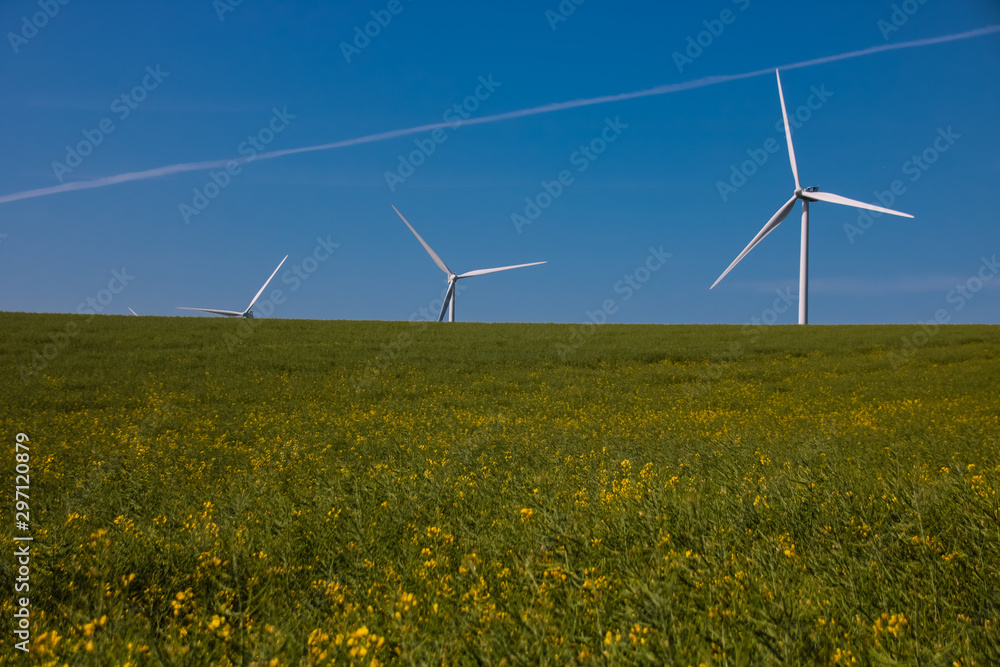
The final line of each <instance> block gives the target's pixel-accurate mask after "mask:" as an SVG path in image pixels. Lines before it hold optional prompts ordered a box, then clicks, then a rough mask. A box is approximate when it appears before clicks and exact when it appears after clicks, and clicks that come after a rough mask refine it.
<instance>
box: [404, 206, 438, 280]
mask: <svg viewBox="0 0 1000 667" xmlns="http://www.w3.org/2000/svg"><path fill="white" fill-rule="evenodd" d="M392 210H393V211H395V212H396V215H398V216H399V217H400V218H402V220H403V222H405V223H406V226H407V227H409V228H410V231H411V232H413V235H414V236H416V237H417V240H418V241H420V245H422V246H423V247H424V250H426V251H427V254H428V255H430V256H431V259H433V260H434V263H435V264H437V265H438V268H440V269H441V270H442V271H444V272H445V273H447V274H448V275H449V276H450V275H452V271H451V269H449V268H448V266H447V265H446V264H445V263H444V260H442V259H441V258H440V257H438V254H437V253H436V252H434V250H433V249H432V248H431V247H430V246H429V245H427V241H425V240H424V239H423V238H421V236H420V234H417V230H415V229H414V228H413V225H411V224H410V223H409V221H407V219H406V218H403V214H402V213H400V212H399V209H398V208H396V207H395V206H393V207H392Z"/></svg>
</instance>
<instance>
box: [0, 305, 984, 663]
mask: <svg viewBox="0 0 1000 667" xmlns="http://www.w3.org/2000/svg"><path fill="white" fill-rule="evenodd" d="M241 327H242V328H241ZM997 334H998V331H997V329H996V328H995V327H985V326H983V327H980V326H955V327H941V328H939V329H937V330H931V331H927V330H921V329H920V328H918V327H868V326H865V327H809V328H798V327H756V328H750V327H738V326H736V327H714V326H712V327H709V326H604V327H600V328H596V327H589V328H588V327H581V326H571V325H513V324H510V325H507V324H504V325H479V324H462V323H459V324H454V325H427V324H413V323H372V322H367V323H365V322H311V321H287V320H286V321H280V320H271V321H265V320H255V321H254V322H253V324H252V325H251V324H250V323H247V322H243V323H237V322H234V321H231V320H223V319H221V318H220V319H214V320H213V319H205V318H152V317H146V318H135V317H93V318H89V319H88V318H87V317H83V316H80V317H75V316H69V315H23V314H10V313H5V314H0V336H2V340H3V341H4V343H3V345H2V347H0V359H2V368H3V369H4V374H3V379H2V381H0V399H2V404H3V410H2V411H0V422H2V425H3V434H4V438H5V439H6V443H7V444H6V445H5V446H4V447H3V456H2V457H0V461H2V465H3V474H4V479H5V483H6V488H7V491H6V492H5V494H4V497H5V498H9V499H10V500H9V503H8V507H9V510H8V512H9V514H8V516H9V517H10V519H9V520H8V521H7V522H5V524H4V529H3V553H4V554H6V555H5V556H3V557H2V558H0V568H2V571H3V574H4V577H3V581H5V582H12V581H13V579H14V576H15V575H16V573H17V567H18V566H17V564H16V561H15V559H14V557H13V555H12V554H13V553H14V550H15V548H16V547H15V544H22V543H15V542H14V541H13V539H12V538H13V536H15V535H24V534H26V533H23V532H22V531H18V530H15V528H14V523H13V515H14V509H15V508H14V495H13V493H14V491H13V489H14V485H15V480H14V476H15V465H16V462H15V458H14V456H15V434H17V433H18V432H24V433H26V434H27V435H28V436H29V437H30V443H29V445H30V462H29V465H30V501H29V504H30V524H31V534H32V535H33V536H34V538H35V541H34V542H33V543H32V547H31V549H32V552H31V553H32V555H31V562H30V586H31V588H30V599H31V603H32V606H31V633H32V635H31V647H32V653H33V654H34V655H35V657H36V658H37V663H39V664H46V663H47V664H60V665H61V664H64V663H66V664H70V665H112V664H116V665H122V664H126V663H131V664H132V665H145V664H176V665H209V664H211V665H227V664H237V665H325V664H332V663H333V662H334V661H336V662H337V663H338V664H348V663H353V664H356V665H362V664H363V665H369V664H380V663H391V662H400V663H408V664H430V663H433V664H438V663H444V664H491V665H500V664H507V665H535V664H552V665H556V664H558V665H567V664H595V663H604V662H610V663H613V664H635V663H650V664H676V665H703V664H708V665H767V664H840V665H844V664H863V665H865V664H897V663H899V664H923V665H938V664H940V665H972V664H979V665H989V664H997V663H998V662H1000V639H998V638H1000V632H998V629H997V626H998V623H1000V498H998V496H997V490H998V489H1000V416H998V414H1000V399H998V385H1000V336H998V335H997ZM7 586H8V588H7V591H6V593H5V595H3V596H2V597H0V604H2V607H3V609H2V619H3V621H2V645H0V652H2V655H0V660H2V661H9V662H13V661H14V660H15V659H22V656H21V655H18V653H19V652H18V651H16V650H15V649H14V646H13V644H14V642H15V641H17V640H16V639H13V637H14V635H13V631H14V625H15V624H14V617H13V612H14V609H15V604H16V602H15V601H16V600H17V598H18V596H19V595H21V594H15V593H14V592H13V585H12V584H7ZM25 664H27V662H25Z"/></svg>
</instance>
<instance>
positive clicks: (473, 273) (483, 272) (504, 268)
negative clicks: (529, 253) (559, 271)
mask: <svg viewBox="0 0 1000 667" xmlns="http://www.w3.org/2000/svg"><path fill="white" fill-rule="evenodd" d="M539 264H548V262H532V263H530V264H517V265H515V266H500V267H497V268H495V269H477V270H476V271H469V272H468V273H463V274H462V275H460V276H458V277H459V278H471V277H472V276H485V275H486V274H487V273H498V272H499V271H510V270H511V269H521V268H524V267H525V266H538V265H539Z"/></svg>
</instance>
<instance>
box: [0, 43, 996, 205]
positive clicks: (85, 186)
mask: <svg viewBox="0 0 1000 667" xmlns="http://www.w3.org/2000/svg"><path fill="white" fill-rule="evenodd" d="M997 32H1000V25H990V26H986V27H983V28H978V29H976V30H969V31H967V32H960V33H957V34H954V35H943V36H941V37H931V38H928V39H918V40H914V41H911V42H900V43H899V44H883V45H881V46H873V47H870V48H867V49H861V50H860V51H850V52H848V53H841V54H839V55H835V56H825V57H822V58H814V59H812V60H804V61H802V62H797V63H791V64H788V65H782V66H780V67H778V68H774V67H769V68H767V69H759V70H755V71H753V72H744V73H742V74H726V75H721V76H706V77H703V78H701V79H695V80H694V81H686V82H684V83H671V84H667V85H663V86H656V87H655V88H648V89H646V90H640V91H636V92H632V93H620V94H618V95H605V96H602V97H591V98H588V99H580V100H571V101H568V102H557V103H554V104H545V105H542V106H538V107H531V108H529V109H521V110H519V111H508V112H506V113H500V114H494V115H492V116H482V117H480V118H472V119H469V120H463V121H461V122H458V123H430V124H428V125H418V126H417V127H409V128H405V129H402V130H392V131H389V132H380V133H378V134H369V135H367V136H364V137H356V138H354V139H344V140H343V141H335V142H333V143H329V144H319V145H316V146H303V147H300V148H289V149H286V150H281V151H270V152H268V153H259V154H258V155H257V156H256V157H254V158H252V159H248V158H227V159H224V160H209V161H205V162H187V163H183V164H173V165H168V166H166V167H157V168H155V169H146V170H145V171H133V172H129V173H125V174H118V175H117V176H105V177H104V178H95V179H92V180H89V181H74V182H72V183H63V184H61V185H54V186H52V187H48V188H37V189H35V190H25V191H24V192H15V193H12V194H9V195H0V204H7V203H10V202H14V201H20V200H22V199H32V198H34V197H45V196H48V195H54V194H58V193H60V192H71V191H73V190H90V189H93V188H103V187H106V186H109V185H117V184H118V183H128V182H130V181H144V180H147V179H150V178H158V177H161V176H169V175H171V174H181V173H184V172H189V171H205V170H207V169H221V168H224V167H225V166H226V165H227V164H228V163H230V162H232V161H234V159H235V161H236V162H239V163H241V164H244V163H247V162H254V161H257V160H273V159H274V158H278V157H285V156H286V155H298V154H300V153H312V152H315V151H329V150H334V149H337V148H347V147H349V146H358V145H361V144H370V143H374V142H376V141H386V140H387V139H395V138H397V137H405V136H407V135H411V134H420V133H422V132H429V131H431V130H437V129H439V128H452V127H457V126H459V125H463V126H464V125H484V124H487V123H497V122H500V121H504V120H513V119H515V118H525V117H527V116H537V115H539V114H545V113H552V112H554V111H565V110H567V109H578V108H580V107H589V106H594V105H597V104H608V103H610V102H622V101H625V100H634V99H637V98H640V97H653V96H656V95H668V94H670V93H678V92H681V91H684V90H693V89H695V88H704V87H706V86H714V85H717V84H720V83H728V82H730V81H738V80H740V79H750V78H753V77H755V76H761V75H764V74H770V73H771V72H773V71H774V70H775V69H783V70H789V69H801V68H803V67H813V66H815V65H825V64H826V63H832V62H837V61H838V60H848V59H851V58H861V57H863V56H869V55H872V54H875V53H881V52H883V51H898V50H900V49H914V48H919V47H923V46H931V45H934V44H944V43H946V42H957V41H959V40H963V39H972V38H974V37H982V36H984V35H991V34H994V33H997Z"/></svg>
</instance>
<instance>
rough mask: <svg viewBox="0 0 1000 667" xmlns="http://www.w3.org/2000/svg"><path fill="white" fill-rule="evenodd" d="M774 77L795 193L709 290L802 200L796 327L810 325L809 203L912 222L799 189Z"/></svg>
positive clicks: (781, 94)
mask: <svg viewBox="0 0 1000 667" xmlns="http://www.w3.org/2000/svg"><path fill="white" fill-rule="evenodd" d="M774 73H775V75H777V77H778V98H779V99H780V100H781V116H782V118H784V120H785V139H786V140H787V141H788V159H789V161H790V162H791V164H792V176H794V177H795V193H794V194H793V195H792V198H791V199H789V200H788V201H787V202H786V203H785V205H784V206H782V207H781V208H780V209H778V212H777V213H775V214H774V217H773V218H771V219H770V220H769V221H768V223H767V224H766V225H764V228H763V229H761V230H760V232H758V233H757V236H755V237H754V239H753V241H750V245H748V246H747V247H746V248H744V249H743V252H741V253H740V254H739V257H737V258H736V259H734V260H733V263H732V264H730V265H729V268H728V269H726V270H725V271H723V273H722V275H721V276H719V279H718V280H716V281H715V282H714V283H713V284H712V287H711V288H709V289H712V288H714V287H715V286H716V285H718V284H719V282H720V281H721V280H722V279H723V278H725V277H726V275H728V274H729V272H730V271H732V270H733V268H734V267H735V266H736V265H737V264H739V263H740V260H742V259H743V258H744V257H746V256H747V253H749V252H750V251H751V250H753V249H754V247H755V246H756V245H757V244H758V243H760V242H761V241H763V240H764V237H765V236H767V235H768V234H770V233H771V232H772V231H774V228H775V227H777V226H778V225H780V224H781V221H782V220H784V219H785V218H787V217H788V214H789V213H791V212H792V209H793V208H794V207H795V202H796V201H797V200H800V199H801V200H802V243H801V254H800V258H799V324H807V323H808V322H809V204H810V203H811V202H817V201H825V202H829V203H831V204H842V205H844V206H853V207H855V208H864V209H868V210H869V211H878V212H879V213H888V214H890V215H898V216H901V217H903V218H912V217H913V216H912V215H910V214H909V213H900V212H899V211H893V210H890V209H887V208H882V207H881V206H874V205H872V204H865V203H864V202H860V201H855V200H854V199H848V198H847V197H841V196H840V195H834V194H829V193H826V192H818V189H819V188H818V187H817V186H813V187H809V188H803V187H802V184H801V183H800V182H799V168H798V165H797V164H796V162H795V149H794V148H793V147H792V131H791V128H789V126H788V111H786V109H785V93H784V92H783V91H782V89H781V73H780V72H779V71H778V70H775V71H774Z"/></svg>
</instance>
